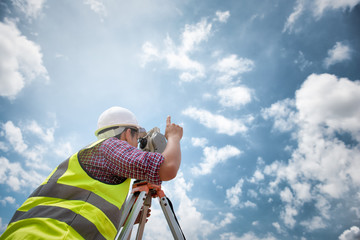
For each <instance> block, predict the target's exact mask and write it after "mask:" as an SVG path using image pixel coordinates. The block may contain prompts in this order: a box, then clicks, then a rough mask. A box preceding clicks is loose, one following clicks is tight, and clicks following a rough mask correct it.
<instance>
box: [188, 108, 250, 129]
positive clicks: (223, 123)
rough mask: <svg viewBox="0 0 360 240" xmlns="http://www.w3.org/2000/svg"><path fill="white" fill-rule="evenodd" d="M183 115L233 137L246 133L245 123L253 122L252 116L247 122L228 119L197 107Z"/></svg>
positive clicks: (189, 109)
mask: <svg viewBox="0 0 360 240" xmlns="http://www.w3.org/2000/svg"><path fill="white" fill-rule="evenodd" d="M182 114H184V115H186V116H188V117H190V118H192V119H194V120H198V121H199V122H200V123H201V124H203V125H204V126H206V127H208V128H211V129H215V130H216V132H217V133H222V134H227V135H229V136H233V135H235V134H237V133H245V132H246V131H247V130H248V128H247V127H246V126H245V123H249V122H251V121H252V120H253V118H252V117H251V116H250V117H248V118H247V119H245V120H241V119H228V118H226V117H224V116H222V115H216V114H212V113H211V112H209V111H206V110H203V109H197V108H195V107H188V108H187V109H185V110H184V111H182Z"/></svg>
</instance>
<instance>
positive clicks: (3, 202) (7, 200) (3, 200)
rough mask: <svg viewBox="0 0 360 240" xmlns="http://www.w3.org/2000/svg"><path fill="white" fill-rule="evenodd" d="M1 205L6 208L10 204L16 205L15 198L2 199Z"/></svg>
mask: <svg viewBox="0 0 360 240" xmlns="http://www.w3.org/2000/svg"><path fill="white" fill-rule="evenodd" d="M0 203H1V204H2V205H3V206H6V205H7V204H8V203H9V204H14V203H15V198H13V197H11V196H7V197H4V198H3V199H0Z"/></svg>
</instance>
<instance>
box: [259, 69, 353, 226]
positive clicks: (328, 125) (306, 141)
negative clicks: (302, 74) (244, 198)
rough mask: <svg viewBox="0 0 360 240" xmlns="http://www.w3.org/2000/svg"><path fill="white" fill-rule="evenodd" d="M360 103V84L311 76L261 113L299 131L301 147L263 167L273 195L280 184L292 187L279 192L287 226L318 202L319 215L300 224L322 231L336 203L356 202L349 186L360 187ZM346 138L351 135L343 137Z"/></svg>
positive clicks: (296, 136)
mask: <svg viewBox="0 0 360 240" xmlns="http://www.w3.org/2000/svg"><path fill="white" fill-rule="evenodd" d="M359 102H360V82H359V81H350V80H349V79H346V78H337V77H336V76H334V75H329V74H321V75H316V74H312V75H310V76H309V77H308V78H307V79H306V80H305V81H304V83H303V84H302V86H301V88H300V89H299V90H297V91H296V94H295V99H293V100H292V99H286V100H283V101H280V102H278V103H276V104H275V105H274V104H273V105H272V106H271V107H270V108H268V109H266V110H264V111H263V115H264V116H265V117H267V118H271V119H273V120H274V128H275V129H279V130H281V131H286V130H288V129H296V131H295V133H294V134H293V138H294V139H295V140H296V141H297V148H296V149H294V150H293V152H292V155H291V158H290V159H289V161H288V163H282V162H280V161H275V162H273V163H272V164H270V165H268V166H266V167H265V168H264V174H266V175H268V176H273V177H275V179H274V181H272V182H271V183H270V192H272V193H275V192H276V191H271V189H273V190H276V188H279V186H280V185H279V184H280V183H287V184H288V186H287V187H283V190H280V197H281V200H282V201H283V202H284V203H286V206H285V208H284V209H283V210H282V212H281V218H282V219H283V221H284V223H285V225H286V226H288V227H290V228H292V227H294V226H295V224H296V216H297V215H298V213H299V210H300V209H301V207H302V206H303V205H304V204H305V203H309V202H311V201H315V207H316V209H317V211H318V212H319V213H320V214H321V215H320V216H314V217H313V218H312V219H311V220H309V221H304V222H302V223H301V225H303V226H304V227H306V228H307V229H308V230H309V231H313V230H316V229H319V228H323V227H324V225H325V224H326V222H325V220H326V219H330V216H329V210H330V208H331V200H332V199H337V200H344V201H345V200H346V199H348V198H354V196H351V195H352V194H353V192H352V191H351V189H350V187H349V186H353V187H355V188H358V187H360V176H359V174H358V173H357V170H358V169H359V168H360V162H359V161H358V159H359V156H360V150H359V149H360V148H359V141H360V123H359V121H358V119H360V105H359V104H358V103H359ZM284 125H285V126H288V127H284ZM342 134H348V137H347V138H345V139H343V138H342V137H341V135H342ZM347 141H352V143H351V144H348V142H347ZM354 199H356V198H354Z"/></svg>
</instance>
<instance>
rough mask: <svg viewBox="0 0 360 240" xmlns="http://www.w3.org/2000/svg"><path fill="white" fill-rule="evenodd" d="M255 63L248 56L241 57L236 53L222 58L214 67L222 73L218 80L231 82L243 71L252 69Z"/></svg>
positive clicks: (225, 82)
mask: <svg viewBox="0 0 360 240" xmlns="http://www.w3.org/2000/svg"><path fill="white" fill-rule="evenodd" d="M254 67H255V64H254V62H253V61H252V60H250V59H248V58H241V57H240V58H239V57H238V56H237V55H236V54H232V55H230V56H227V57H224V58H222V59H220V60H219V61H218V62H217V63H216V64H215V66H214V69H215V70H216V71H218V72H219V73H220V76H219V77H218V78H217V81H218V82H219V83H221V84H227V83H231V82H232V79H233V78H234V77H235V76H237V75H239V74H242V73H245V72H249V71H252V70H253V69H254Z"/></svg>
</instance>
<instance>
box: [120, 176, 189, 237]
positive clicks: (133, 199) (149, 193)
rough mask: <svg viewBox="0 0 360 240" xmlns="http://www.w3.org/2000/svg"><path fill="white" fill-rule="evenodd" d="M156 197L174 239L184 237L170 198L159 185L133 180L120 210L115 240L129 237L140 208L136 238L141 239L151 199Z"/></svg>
mask: <svg viewBox="0 0 360 240" xmlns="http://www.w3.org/2000/svg"><path fill="white" fill-rule="evenodd" d="M152 198H158V199H159V203H160V206H161V209H162V211H163V213H164V215H165V218H166V221H167V223H168V225H169V228H170V230H171V233H172V235H173V237H174V239H179V240H180V239H185V236H184V234H183V232H182V230H181V228H180V225H179V223H178V221H177V218H176V216H175V213H174V210H173V208H172V204H171V201H170V199H168V198H167V197H166V196H165V193H164V191H163V190H162V189H161V186H160V185H155V184H151V183H148V182H146V181H142V180H137V181H135V182H134V184H133V187H132V191H131V194H130V196H129V197H128V199H127V200H126V202H125V203H124V204H123V206H122V208H121V210H120V214H121V217H120V225H119V228H118V229H119V230H118V234H117V235H116V237H115V239H116V240H120V239H121V240H122V239H130V236H131V232H132V228H133V226H134V224H135V221H136V218H137V217H138V215H139V213H140V211H141V209H142V213H141V217H140V222H139V227H138V231H137V235H136V239H142V235H143V232H144V228H145V223H146V217H147V212H148V209H149V208H150V207H151V199H152Z"/></svg>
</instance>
